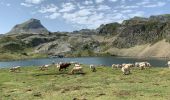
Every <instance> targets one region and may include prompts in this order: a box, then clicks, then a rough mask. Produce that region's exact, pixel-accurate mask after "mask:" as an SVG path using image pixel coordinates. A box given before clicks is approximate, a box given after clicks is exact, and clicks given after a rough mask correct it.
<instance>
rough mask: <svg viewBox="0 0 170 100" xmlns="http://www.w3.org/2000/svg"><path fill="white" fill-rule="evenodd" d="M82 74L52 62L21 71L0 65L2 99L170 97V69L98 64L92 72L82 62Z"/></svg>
mask: <svg viewBox="0 0 170 100" xmlns="http://www.w3.org/2000/svg"><path fill="white" fill-rule="evenodd" d="M82 66H83V71H84V73H85V74H75V75H71V74H70V71H71V69H72V67H73V66H71V67H69V69H68V70H67V71H63V72H59V71H58V69H56V67H55V66H51V67H50V68H49V70H46V71H40V70H39V69H38V67H37V66H34V67H33V66H31V67H22V68H21V72H17V73H13V72H9V69H8V68H3V69H0V97H1V99H2V100H11V99H17V100H23V99H24V100H37V99H38V100H41V99H43V100H72V99H80V100H83V99H87V100H143V99H145V100H168V99H169V98H170V95H169V93H170V86H169V84H170V77H169V76H170V69H168V68H150V69H146V70H139V69H137V68H132V70H131V73H132V74H130V75H123V74H122V72H121V70H120V69H111V68H110V67H101V66H98V67H97V72H91V70H90V69H89V66H87V65H82Z"/></svg>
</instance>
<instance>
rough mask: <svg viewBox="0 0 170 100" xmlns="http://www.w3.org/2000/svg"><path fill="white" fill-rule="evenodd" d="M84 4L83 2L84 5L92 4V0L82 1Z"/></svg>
mask: <svg viewBox="0 0 170 100" xmlns="http://www.w3.org/2000/svg"><path fill="white" fill-rule="evenodd" d="M84 4H85V5H90V4H93V1H90V0H86V1H84Z"/></svg>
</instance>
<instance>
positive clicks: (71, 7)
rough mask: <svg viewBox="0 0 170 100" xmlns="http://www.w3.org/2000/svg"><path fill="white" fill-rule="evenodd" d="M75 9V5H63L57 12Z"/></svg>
mask: <svg viewBox="0 0 170 100" xmlns="http://www.w3.org/2000/svg"><path fill="white" fill-rule="evenodd" d="M74 9H75V5H73V4H72V3H64V4H63V5H62V9H61V10H59V12H69V11H72V10H74Z"/></svg>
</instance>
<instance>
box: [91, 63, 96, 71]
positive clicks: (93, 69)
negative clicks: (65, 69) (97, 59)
mask: <svg viewBox="0 0 170 100" xmlns="http://www.w3.org/2000/svg"><path fill="white" fill-rule="evenodd" d="M90 69H91V71H92V72H95V71H96V66H94V65H92V64H91V65H90Z"/></svg>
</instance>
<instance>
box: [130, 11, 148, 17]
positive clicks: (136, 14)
mask: <svg viewBox="0 0 170 100" xmlns="http://www.w3.org/2000/svg"><path fill="white" fill-rule="evenodd" d="M144 14H145V13H144V12H143V11H137V12H134V13H131V14H128V16H129V17H130V18H132V17H135V16H139V17H142V16H144Z"/></svg>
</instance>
